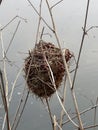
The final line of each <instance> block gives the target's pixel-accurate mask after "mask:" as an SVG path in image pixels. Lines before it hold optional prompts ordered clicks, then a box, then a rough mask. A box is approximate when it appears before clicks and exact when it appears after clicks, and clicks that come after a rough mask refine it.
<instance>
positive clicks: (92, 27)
mask: <svg viewBox="0 0 98 130" xmlns="http://www.w3.org/2000/svg"><path fill="white" fill-rule="evenodd" d="M94 28H98V26H92V27H90V28H89V29H87V30H86V33H88V32H89V31H90V30H92V29H94Z"/></svg>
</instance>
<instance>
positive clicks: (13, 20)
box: [0, 15, 27, 31]
mask: <svg viewBox="0 0 98 130" xmlns="http://www.w3.org/2000/svg"><path fill="white" fill-rule="evenodd" d="M16 18H20V19H22V20H24V21H25V22H27V20H26V19H25V18H23V17H20V16H18V15H16V16H15V17H13V18H12V19H11V20H10V21H9V22H8V23H7V24H6V25H5V26H3V27H2V28H1V29H0V31H3V30H4V29H5V28H6V27H7V26H8V25H9V24H10V23H12V22H13V21H14V20H15V19H16Z"/></svg>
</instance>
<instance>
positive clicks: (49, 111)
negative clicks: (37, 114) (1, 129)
mask: <svg viewBox="0 0 98 130" xmlns="http://www.w3.org/2000/svg"><path fill="white" fill-rule="evenodd" d="M45 99H46V104H47V107H48V113H49V116H50V120H51V124H52V128H54V122H53V118H52V113H51V110H50V106H49V102H48V99H47V98H45ZM53 130H54V129H53Z"/></svg>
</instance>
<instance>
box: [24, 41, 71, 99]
mask: <svg viewBox="0 0 98 130" xmlns="http://www.w3.org/2000/svg"><path fill="white" fill-rule="evenodd" d="M64 56H65V59H66V62H68V61H69V60H70V59H71V57H72V56H73V55H72V54H71V53H70V51H69V50H68V49H66V50H65V51H64ZM24 72H25V79H26V81H27V85H28V88H29V89H30V91H31V92H32V93H34V94H35V95H36V96H37V97H39V98H46V97H50V96H51V95H52V94H53V93H54V92H55V91H56V89H58V88H59V87H60V84H61V82H62V79H63V76H64V74H65V67H64V63H63V59H62V54H61V50H60V49H59V48H57V47H55V45H54V44H52V43H46V42H44V41H40V42H39V43H38V44H36V45H35V48H34V49H33V50H32V51H30V52H29V56H28V57H27V58H26V59H25V67H24ZM51 73H52V74H53V77H54V81H55V87H54V84H53V78H52V76H51ZM55 88H56V89H55Z"/></svg>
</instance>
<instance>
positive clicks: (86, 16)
mask: <svg viewBox="0 0 98 130" xmlns="http://www.w3.org/2000/svg"><path fill="white" fill-rule="evenodd" d="M89 3H90V0H87V7H86V14H85V21H84V27H83V35H82V40H81V44H80V49H79V54H78V59H77V63H76V69H75V72H74V77H73V82H72V88H71V89H73V88H74V84H75V79H76V75H77V70H78V65H79V61H80V56H81V52H82V48H83V43H84V39H85V36H86V26H87V18H88V12H89Z"/></svg>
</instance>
